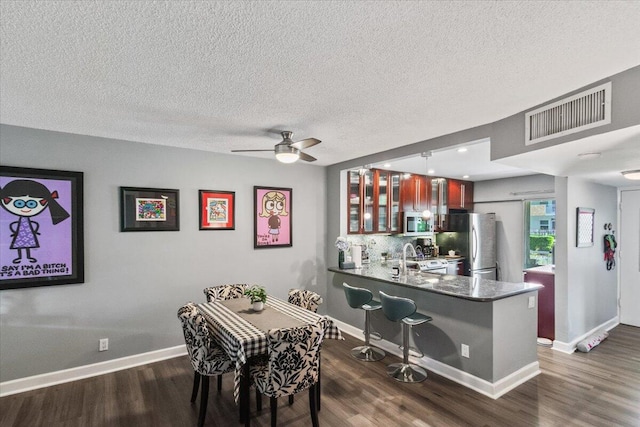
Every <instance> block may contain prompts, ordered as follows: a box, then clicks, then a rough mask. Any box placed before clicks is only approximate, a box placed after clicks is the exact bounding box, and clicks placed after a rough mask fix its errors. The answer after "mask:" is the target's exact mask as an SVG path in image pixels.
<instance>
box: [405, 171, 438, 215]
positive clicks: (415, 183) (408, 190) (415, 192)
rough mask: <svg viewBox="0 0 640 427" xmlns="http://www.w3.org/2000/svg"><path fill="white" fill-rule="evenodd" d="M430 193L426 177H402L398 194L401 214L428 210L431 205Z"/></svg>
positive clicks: (413, 175) (412, 175)
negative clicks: (399, 195)
mask: <svg viewBox="0 0 640 427" xmlns="http://www.w3.org/2000/svg"><path fill="white" fill-rule="evenodd" d="M407 175H408V174H407ZM430 191H431V188H430V185H429V178H428V177H426V176H424V175H416V174H411V175H408V176H403V179H402V189H401V192H400V194H401V200H402V212H422V211H424V210H426V209H429V208H430V204H431V200H430V197H431V196H430V194H431V193H430Z"/></svg>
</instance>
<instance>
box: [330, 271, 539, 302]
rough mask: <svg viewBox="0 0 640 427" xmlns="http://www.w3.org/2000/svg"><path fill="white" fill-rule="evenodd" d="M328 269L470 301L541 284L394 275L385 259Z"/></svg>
mask: <svg viewBox="0 0 640 427" xmlns="http://www.w3.org/2000/svg"><path fill="white" fill-rule="evenodd" d="M329 271H333V272H334V273H341V274H348V275H352V276H359V277H366V278H368V279H371V280H376V281H380V282H387V283H392V284H394V285H400V286H405V287H408V288H413V289H418V290H423V291H427V292H434V293H439V294H443V295H449V296H452V297H456V298H465V299H469V300H473V301H495V300H499V299H502V298H508V297H511V296H514V295H518V294H523V293H526V292H531V291H537V290H539V289H541V288H542V286H541V285H539V284H535V283H525V282H521V283H511V282H501V281H498V280H489V279H482V278H479V277H467V276H457V275H451V274H433V273H426V272H420V271H418V270H411V269H409V270H408V273H407V274H400V275H398V277H397V278H394V276H393V272H392V267H391V264H389V263H384V264H381V263H375V264H365V265H363V268H354V269H340V268H337V267H330V268H329Z"/></svg>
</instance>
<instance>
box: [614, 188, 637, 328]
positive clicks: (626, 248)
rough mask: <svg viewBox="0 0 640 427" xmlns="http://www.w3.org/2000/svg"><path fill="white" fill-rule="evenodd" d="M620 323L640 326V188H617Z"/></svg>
mask: <svg viewBox="0 0 640 427" xmlns="http://www.w3.org/2000/svg"><path fill="white" fill-rule="evenodd" d="M620 230H623V231H624V233H620V235H618V236H616V238H617V239H618V250H619V256H617V258H618V259H617V260H616V261H618V262H619V265H620V323H624V324H626V325H631V326H638V327H640V310H638V306H640V190H622V191H620Z"/></svg>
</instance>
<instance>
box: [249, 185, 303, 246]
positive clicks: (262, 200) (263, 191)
mask: <svg viewBox="0 0 640 427" xmlns="http://www.w3.org/2000/svg"><path fill="white" fill-rule="evenodd" d="M292 193H293V190H292V189H291V188H276V187H258V186H255V187H253V217H254V221H253V224H254V227H253V230H254V232H253V247H254V248H255V249H262V248H276V247H283V246H292V243H291V242H292V241H293V238H292V234H293V233H292V232H293V230H292V228H291V216H292V210H293V205H292V198H293V194H292Z"/></svg>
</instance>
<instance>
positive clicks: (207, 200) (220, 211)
mask: <svg viewBox="0 0 640 427" xmlns="http://www.w3.org/2000/svg"><path fill="white" fill-rule="evenodd" d="M198 193H199V195H200V197H199V200H200V230H235V228H236V206H235V204H236V203H235V198H236V193H235V192H234V191H215V190H200V191H199V192H198Z"/></svg>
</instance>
